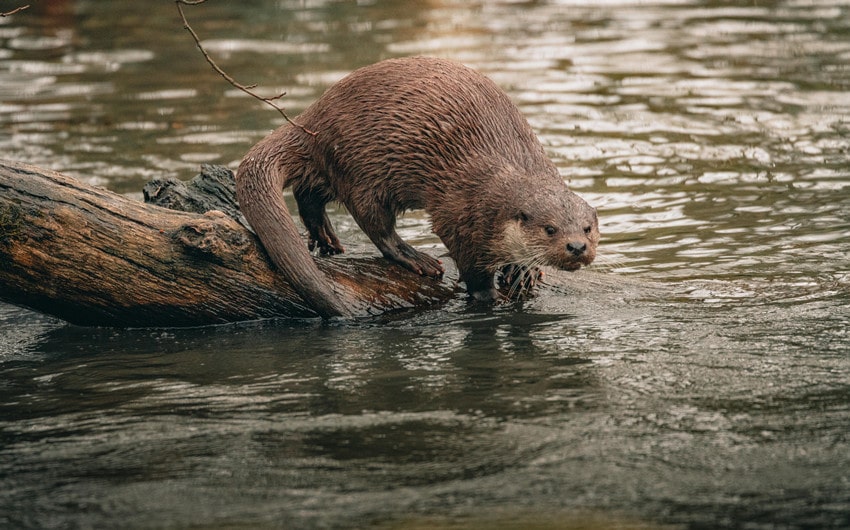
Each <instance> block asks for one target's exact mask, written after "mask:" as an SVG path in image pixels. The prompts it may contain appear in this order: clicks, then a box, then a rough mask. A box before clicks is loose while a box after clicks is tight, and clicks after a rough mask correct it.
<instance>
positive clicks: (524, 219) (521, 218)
mask: <svg viewBox="0 0 850 530" xmlns="http://www.w3.org/2000/svg"><path fill="white" fill-rule="evenodd" d="M516 220H517V221H522V222H523V223H525V222H527V221H528V214H527V213H525V212H524V211H522V210H520V211H519V212H517V214H516Z"/></svg>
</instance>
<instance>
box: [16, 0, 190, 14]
mask: <svg viewBox="0 0 850 530" xmlns="http://www.w3.org/2000/svg"><path fill="white" fill-rule="evenodd" d="M204 1H206V0H204ZM28 8H29V4H27V5H25V6H21V7H18V8H15V9H13V10H11V11H7V12H5V13H0V17H11V16H12V15H14V14H15V13H20V12H21V11H23V10H24V9H28Z"/></svg>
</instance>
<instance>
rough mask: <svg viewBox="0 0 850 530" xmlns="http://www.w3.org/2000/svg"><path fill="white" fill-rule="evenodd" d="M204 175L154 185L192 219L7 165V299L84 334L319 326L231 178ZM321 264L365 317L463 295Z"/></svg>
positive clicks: (333, 261) (349, 263)
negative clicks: (84, 328) (261, 323)
mask: <svg viewBox="0 0 850 530" xmlns="http://www.w3.org/2000/svg"><path fill="white" fill-rule="evenodd" d="M205 172H206V173H207V177H206V178H202V177H204V175H202V176H201V177H199V178H196V179H195V180H194V181H192V182H191V183H189V184H188V185H184V184H182V183H180V182H179V181H175V180H170V181H154V182H152V183H150V184H149V185H148V186H146V188H145V196H146V198H147V199H148V200H150V201H154V202H158V203H160V204H167V205H170V206H172V207H174V206H175V205H177V207H179V208H181V209H188V210H194V212H185V211H176V210H172V209H166V208H163V207H160V206H156V205H153V204H144V203H141V202H138V201H135V200H132V199H129V198H127V197H124V196H122V195H118V194H116V193H112V192H110V191H107V190H105V189H102V188H98V187H94V186H90V185H88V184H85V183H83V182H80V181H78V180H75V179H73V178H71V177H68V176H65V175H62V174H60V173H56V172H54V171H50V170H46V169H41V168H38V167H35V166H31V165H26V164H21V163H15V162H9V161H0V299H2V300H4V301H7V302H10V303H13V304H17V305H22V306H26V307H29V308H32V309H35V310H37V311H41V312H44V313H49V314H51V315H55V316H57V317H59V318H61V319H63V320H66V321H68V322H71V323H74V324H81V325H99V326H133V327H136V326H140V327H141V326H197V325H207V324H220V323H226V322H237V321H244V320H255V319H262V318H275V317H288V318H312V317H315V316H316V314H315V313H314V312H313V311H312V310H311V309H310V308H309V307H306V306H305V304H304V302H303V301H302V300H301V299H300V298H299V296H298V295H297V294H296V293H295V291H294V290H293V289H292V288H291V286H290V285H289V284H288V283H287V282H286V281H285V280H284V279H283V278H282V277H281V276H280V275H279V274H277V273H276V272H275V270H274V269H273V265H272V264H271V262H270V261H269V260H268V258H267V256H266V254H265V252H264V251H263V249H262V246H261V245H260V243H259V240H258V239H257V238H256V237H255V236H254V234H253V233H252V232H251V231H250V230H249V229H247V228H246V224H245V223H244V219H241V215H240V214H239V211H238V206H237V205H236V202H235V194H234V193H233V188H232V174H231V173H230V172H229V171H228V170H226V169H224V168H217V169H210V168H206V169H205ZM210 174H212V175H213V177H212V178H210ZM216 174H217V176H216ZM228 178H229V179H230V183H229V184H228ZM228 186H229V188H228ZM181 201H182V202H181ZM199 212H206V213H199ZM223 212H227V213H223ZM240 223H242V224H240ZM305 244H306V243H305ZM317 263H318V265H319V267H320V269H321V270H322V271H323V272H324V273H325V274H326V275H328V276H329V277H330V278H331V281H332V282H333V284H334V286H335V289H341V290H343V289H344V290H347V291H349V292H350V293H353V294H354V296H355V298H356V299H357V300H358V305H357V307H354V308H352V309H353V310H354V311H355V312H356V313H357V314H362V315H370V314H378V313H382V312H386V311H390V310H394V309H401V308H412V307H422V306H426V305H432V304H435V303H439V302H441V301H445V300H447V299H448V298H450V297H452V296H454V293H455V288H454V287H453V282H451V281H449V280H444V281H442V282H439V281H435V280H429V279H427V278H423V277H421V276H418V275H416V274H414V273H411V272H409V271H407V270H406V269H403V268H401V267H399V266H397V265H395V264H393V263H391V262H389V261H387V260H384V259H383V258H377V257H376V258H357V259H355V258H346V257H335V258H320V259H318V260H317Z"/></svg>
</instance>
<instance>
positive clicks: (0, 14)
mask: <svg viewBox="0 0 850 530" xmlns="http://www.w3.org/2000/svg"><path fill="white" fill-rule="evenodd" d="M28 8H29V4H27V5H25V6H21V7H17V8H15V9H13V10H11V11H7V12H5V13H0V17H10V16H12V15H14V14H15V13H20V12H21V11H23V10H24V9H28Z"/></svg>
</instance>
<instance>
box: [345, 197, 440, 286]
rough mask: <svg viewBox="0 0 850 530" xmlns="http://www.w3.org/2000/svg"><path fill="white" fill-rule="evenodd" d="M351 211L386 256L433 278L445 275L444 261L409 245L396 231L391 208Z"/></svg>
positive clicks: (350, 209)
mask: <svg viewBox="0 0 850 530" xmlns="http://www.w3.org/2000/svg"><path fill="white" fill-rule="evenodd" d="M349 212H350V213H351V215H352V216H354V219H355V220H356V221H357V224H359V225H360V228H362V229H363V231H364V232H366V235H367V236H369V239H371V240H372V242H373V243H375V246H376V247H378V250H380V251H381V254H383V255H384V257H385V258H387V259H391V260H393V261H395V262H397V263H399V264H401V265H403V266H404V267H405V268H407V269H409V270H411V271H413V272H415V273H418V274H421V275H422V276H430V277H433V278H441V277H442V276H443V272H445V269H443V265H442V262H441V261H440V260H438V259H437V258H434V257H432V256H429V255H428V254H425V253H424V252H419V251H418V250H416V249H414V248H413V247H411V246H410V245H408V244H407V243H406V242H405V241H404V240H403V239H402V238H401V236H399V235H398V233H397V232H396V231H395V215H394V214H392V213H391V209H390V208H377V209H375V211H373V212H369V213H368V214H364V213H363V212H362V211H355V210H353V209H352V208H351V207H349Z"/></svg>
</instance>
